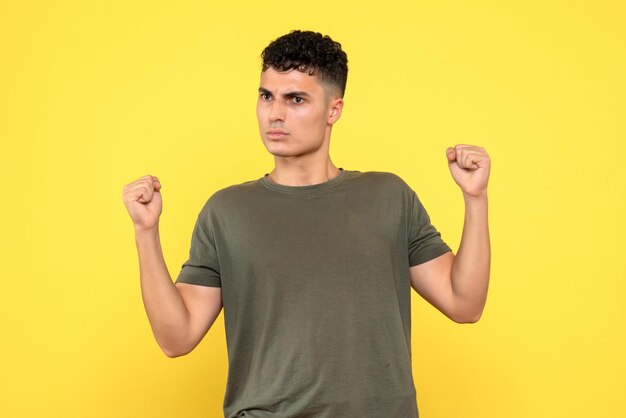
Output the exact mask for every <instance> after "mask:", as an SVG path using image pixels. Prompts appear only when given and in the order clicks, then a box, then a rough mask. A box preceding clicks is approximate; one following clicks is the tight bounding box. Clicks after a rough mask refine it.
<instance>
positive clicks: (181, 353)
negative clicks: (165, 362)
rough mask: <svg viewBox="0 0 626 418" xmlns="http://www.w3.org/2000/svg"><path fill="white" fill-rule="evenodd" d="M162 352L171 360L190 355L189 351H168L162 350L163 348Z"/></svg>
mask: <svg viewBox="0 0 626 418" xmlns="http://www.w3.org/2000/svg"><path fill="white" fill-rule="evenodd" d="M161 350H162V351H163V353H165V355H166V356H168V357H169V358H176V357H182V356H185V355H187V354H189V352H187V351H175V350H168V349H165V348H162V347H161Z"/></svg>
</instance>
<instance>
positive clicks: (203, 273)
mask: <svg viewBox="0 0 626 418" xmlns="http://www.w3.org/2000/svg"><path fill="white" fill-rule="evenodd" d="M205 224H206V227H205V226H204V225H205ZM206 228H208V229H209V231H207V230H206ZM176 283H189V284H197V285H201V286H210V287H222V281H221V279H220V268H219V260H218V258H217V251H216V249H215V241H214V237H213V232H212V228H211V225H210V223H209V222H203V216H202V212H201V213H200V215H199V216H198V219H197V220H196V224H195V226H194V228H193V233H192V236H191V248H190V250H189V258H188V259H187V261H185V262H184V263H183V265H182V268H181V270H180V273H179V274H178V278H177V279H176Z"/></svg>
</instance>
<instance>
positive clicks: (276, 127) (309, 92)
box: [256, 67, 343, 157]
mask: <svg viewBox="0 0 626 418" xmlns="http://www.w3.org/2000/svg"><path fill="white" fill-rule="evenodd" d="M328 90H329V89H325V88H324V85H323V84H322V83H321V82H320V81H319V79H318V77H317V76H316V75H313V76H311V75H309V74H308V73H307V72H300V71H298V70H289V71H277V70H275V69H274V68H272V67H270V68H268V69H267V70H265V71H263V72H262V73H261V85H260V87H259V97H258V102H257V108H256V114H257V118H258V121H259V132H260V134H261V139H262V140H263V144H264V145H265V147H266V148H267V150H268V151H269V152H270V154H272V155H274V156H278V157H301V156H305V155H310V154H316V153H322V152H325V153H327V152H328V141H329V139H330V130H331V127H332V125H333V124H334V123H335V122H336V121H337V120H338V119H339V116H340V115H341V110H342V107H343V100H342V99H341V98H339V97H335V95H333V94H332V89H330V91H328Z"/></svg>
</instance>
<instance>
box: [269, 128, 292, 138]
mask: <svg viewBox="0 0 626 418" xmlns="http://www.w3.org/2000/svg"><path fill="white" fill-rule="evenodd" d="M266 133H267V136H268V138H270V139H281V138H285V137H286V136H287V135H289V134H288V133H287V132H285V131H283V130H282V129H270V130H268V131H266Z"/></svg>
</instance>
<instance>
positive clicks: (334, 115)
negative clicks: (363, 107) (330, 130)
mask: <svg viewBox="0 0 626 418" xmlns="http://www.w3.org/2000/svg"><path fill="white" fill-rule="evenodd" d="M342 110H343V99H342V98H341V97H338V98H336V99H333V100H331V101H330V103H329V104H328V124H329V125H332V124H334V123H335V122H337V121H338V120H339V118H340V117H341V111H342Z"/></svg>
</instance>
